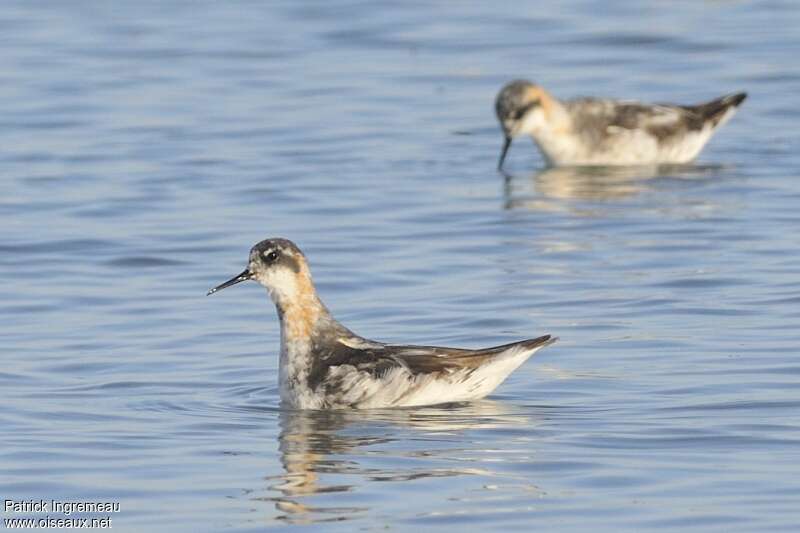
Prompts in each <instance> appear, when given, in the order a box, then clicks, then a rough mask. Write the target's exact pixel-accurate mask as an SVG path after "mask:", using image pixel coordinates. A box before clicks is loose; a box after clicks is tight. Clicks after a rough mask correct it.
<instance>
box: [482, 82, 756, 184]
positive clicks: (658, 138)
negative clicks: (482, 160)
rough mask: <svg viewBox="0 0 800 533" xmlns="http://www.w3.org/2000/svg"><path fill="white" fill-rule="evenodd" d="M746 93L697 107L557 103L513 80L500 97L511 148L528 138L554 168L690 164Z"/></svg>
mask: <svg viewBox="0 0 800 533" xmlns="http://www.w3.org/2000/svg"><path fill="white" fill-rule="evenodd" d="M746 97H747V94H746V93H737V94H731V95H728V96H723V97H721V98H717V99H716V100H712V101H710V102H707V103H705V104H699V105H688V106H683V105H673V104H643V103H640V102H631V101H620V100H607V99H599V98H576V99H574V100H565V101H563V102H562V101H559V100H557V99H556V98H554V97H553V96H552V95H550V93H548V92H547V91H545V90H544V89H543V88H542V87H540V86H538V85H535V84H533V83H531V82H529V81H526V80H515V81H512V82H510V83H508V84H507V85H506V86H505V87H503V88H502V89H501V91H500V93H499V94H498V95H497V100H496V102H495V111H496V113H497V118H498V120H499V121H500V126H501V127H502V129H503V135H504V136H505V142H504V144H503V149H502V152H501V154H500V160H499V162H498V164H497V166H498V168H502V166H503V161H504V160H505V157H506V153H507V152H508V149H509V147H510V146H511V141H512V140H513V138H514V137H517V136H519V135H530V136H532V137H533V140H534V142H535V143H536V145H537V146H538V147H539V150H540V151H541V152H542V155H543V156H544V158H545V160H546V161H547V164H548V165H550V166H568V165H652V164H681V163H688V162H690V161H692V160H693V159H694V158H695V157H697V154H699V153H700V150H702V148H703V146H705V144H706V143H707V142H708V140H709V139H711V137H712V135H713V134H714V132H715V131H716V130H717V128H719V127H720V126H721V125H722V124H724V123H725V122H726V121H727V120H728V119H729V118H730V117H731V116H733V114H734V113H735V112H736V109H737V107H738V106H739V104H741V103H742V101H743V100H744V99H745V98H746Z"/></svg>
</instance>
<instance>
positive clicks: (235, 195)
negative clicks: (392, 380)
mask: <svg viewBox="0 0 800 533" xmlns="http://www.w3.org/2000/svg"><path fill="white" fill-rule="evenodd" d="M798 27H800V7H798V6H796V5H795V4H794V3H792V2H778V1H775V2H762V3H746V2H695V1H691V2H690V1H685V2H669V3H653V4H650V5H648V6H642V5H637V7H636V9H633V8H632V7H631V5H629V3H625V2H609V3H605V4H604V7H603V8H602V9H599V8H598V6H597V4H596V3H593V2H568V3H562V2H544V3H542V2H539V3H535V4H533V3H531V4H528V3H511V4H508V5H506V4H503V5H502V6H501V5H497V4H491V3H483V2H475V3H466V4H463V3H462V4H459V5H458V6H456V5H454V4H452V3H450V2H438V3H433V4H430V3H423V4H416V5H408V4H403V5H396V6H384V5H377V4H374V3H368V2H364V3H360V2H339V3H327V2H310V3H297V2H271V3H268V4H263V5H262V4H260V3H254V2H246V1H240V2H225V3H215V2H192V3H184V2H142V3H125V4H120V3H113V4H107V5H106V4H103V5H99V4H97V3H94V2H73V3H70V5H69V6H67V5H66V4H61V3H56V2H40V3H29V2H8V3H5V4H4V6H3V8H2V9H0V42H2V44H3V54H0V100H2V102H3V111H2V113H0V147H1V148H0V171H1V172H2V176H3V180H4V185H5V188H4V194H3V196H2V199H0V221H1V222H2V227H3V229H4V231H3V233H2V235H3V237H2V239H0V276H2V279H3V280H4V288H3V297H2V299H1V300H0V338H1V339H2V346H3V350H2V355H1V356H0V361H1V362H2V366H1V367H0V387H2V405H3V408H2V409H0V423H1V424H2V427H3V432H2V436H1V437H0V472H2V475H0V493H1V494H2V495H3V497H4V498H14V499H40V498H42V499H61V500H70V501H83V500H88V501H118V502H120V505H121V512H120V513H118V514H116V515H114V517H113V520H114V522H113V524H114V528H115V529H118V530H122V531H220V530H232V531H258V530H262V529H265V528H269V529H273V528H274V529H294V526H296V525H305V524H317V525H319V526H320V529H324V530H325V531H352V530H356V529H358V530H379V529H380V530H383V529H385V528H391V529H399V530H411V529H418V528H424V529H425V530H430V531H444V530H450V529H451V528H453V527H461V528H465V529H467V530H481V531H485V530H501V529H502V530H520V531H530V530H533V529H538V530H542V531H586V530H587V529H588V528H590V527H591V528H592V529H593V530H596V531H614V532H620V531H645V530H664V531H670V530H672V531H703V532H708V531H726V532H727V531H759V532H760V531H793V530H796V528H797V522H798V519H800V513H799V512H798V509H800V482H799V481H798V479H800V466H798V465H799V464H800V451H799V450H800V414H799V413H800V360H799V359H798V345H800V262H798V253H797V250H798V248H800V232H798V227H800V214H798V209H797V206H798V205H800V185H798V183H800V141H798V139H800V137H798V135H797V126H796V124H797V121H798V119H799V118H800V113H798V111H797V109H798V108H797V103H796V95H797V94H798V93H800V63H798V61H797V52H798V51H799V50H800V33H798V32H797V28H798ZM515 77H528V78H532V79H535V80H537V81H539V82H540V83H542V84H543V85H545V86H546V87H548V88H550V89H551V90H552V91H553V92H554V93H555V94H557V95H563V96H577V95H586V94H593V95H603V96H621V97H628V98H640V99H644V100H653V101H665V100H666V101H669V100H678V101H681V102H695V101H696V102H699V101H702V100H705V99H710V98H712V97H715V96H718V95H720V94H723V93H728V92H735V91H739V90H747V91H749V92H750V98H749V99H748V100H747V101H746V102H745V104H744V106H743V107H742V109H741V112H740V113H739V115H737V116H736V117H735V118H734V119H733V120H732V121H731V122H730V123H729V124H728V125H726V126H725V128H724V129H723V131H721V132H720V134H719V135H718V136H717V137H716V138H715V139H713V140H712V142H711V143H710V144H709V146H708V147H707V148H706V150H705V151H704V152H703V154H702V155H701V157H700V159H699V161H698V164H697V165H696V166H693V167H688V168H672V169H666V170H661V171H658V172H648V171H644V170H641V171H635V172H621V171H615V172H610V171H583V172H575V171H568V170H542V160H541V158H540V156H539V155H538V154H537V153H536V151H535V150H534V149H533V147H532V146H531V145H530V144H529V143H528V142H527V141H525V140H520V141H518V142H517V143H515V144H514V147H513V148H512V151H511V153H510V156H509V160H508V168H507V170H508V172H509V175H508V176H503V175H500V174H498V173H496V171H495V164H496V160H497V156H498V154H499V149H500V145H501V138H500V134H499V131H498V128H497V126H496V124H495V119H494V116H493V108H492V103H493V98H494V95H495V93H496V91H497V89H498V88H499V87H500V86H501V85H502V84H503V83H504V82H505V81H507V80H508V79H510V78H515ZM268 236H284V237H288V238H291V239H293V240H294V241H296V242H297V243H298V244H299V245H300V246H301V247H302V248H303V249H304V250H305V251H306V253H307V255H308V256H309V258H310V261H311V264H312V269H313V272H314V274H315V279H316V280H317V283H318V286H319V290H320V292H321V295H322V297H323V299H324V300H325V301H326V303H327V304H328V306H329V307H330V308H331V309H332V310H333V312H334V313H335V314H336V316H337V317H338V318H339V319H341V320H342V321H343V322H344V323H345V324H347V325H348V326H349V327H351V328H352V329H353V330H355V331H356V332H359V333H361V334H363V335H365V336H368V337H372V338H376V339H380V340H384V341H389V342H414V343H425V344H446V345H457V346H465V347H479V346H488V345H493V344H500V343H505V342H510V341H513V340H517V339H520V338H527V337H534V336H538V335H541V334H545V333H550V334H553V335H557V336H559V337H560V339H561V340H560V342H559V343H558V344H556V345H554V346H551V347H548V348H547V349H545V350H543V351H541V352H540V353H539V354H537V355H536V357H535V358H534V359H532V360H531V361H529V362H528V363H527V364H526V365H524V366H523V367H522V368H520V369H519V370H518V371H517V372H516V373H514V374H513V375H512V376H511V377H510V378H509V379H508V381H507V382H506V383H505V384H504V385H503V386H501V387H500V388H499V389H498V390H497V391H496V393H495V394H493V395H492V396H491V397H490V398H489V399H487V400H485V401H483V402H478V403H475V404H471V405H458V406H446V407H430V408H421V409H410V410H398V411H375V412H368V413H363V412H355V413H347V412H337V413H303V412H287V411H282V410H281V409H280V408H279V402H278V396H277V372H276V370H277V368H276V364H277V350H278V326H277V320H276V317H275V312H274V310H273V308H272V306H271V304H270V303H269V301H268V299H267V297H266V294H265V292H264V291H263V289H261V288H259V287H258V286H257V285H255V284H249V285H242V286H238V287H236V288H233V289H230V290H228V291H225V292H224V293H220V294H218V295H215V296H214V297H212V298H206V297H205V291H206V290H207V289H208V288H209V287H211V286H213V285H216V284H217V283H219V282H221V281H224V280H225V279H228V278H229V277H230V276H232V275H234V274H236V273H237V272H240V271H241V269H242V268H243V266H244V264H245V261H246V257H247V251H248V249H249V247H250V246H251V245H252V244H253V243H255V242H256V241H258V240H261V239H263V238H265V237H268ZM31 516H38V515H35V514H34V515H31ZM8 517H9V514H8V513H5V514H4V515H3V518H8Z"/></svg>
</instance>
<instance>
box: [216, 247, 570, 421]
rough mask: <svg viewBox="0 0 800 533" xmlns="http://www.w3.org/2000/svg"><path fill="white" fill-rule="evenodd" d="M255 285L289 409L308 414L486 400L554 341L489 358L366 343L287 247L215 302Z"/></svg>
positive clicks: (491, 351) (512, 347) (494, 352)
mask: <svg viewBox="0 0 800 533" xmlns="http://www.w3.org/2000/svg"><path fill="white" fill-rule="evenodd" d="M251 279H254V280H256V281H258V282H259V283H260V284H261V285H263V286H264V287H266V288H267V290H268V291H269V295H270V297H271V298H272V301H273V302H274V303H275V306H276V307H277V309H278V317H279V318H280V322H281V353H280V366H279V368H280V371H279V380H280V393H281V401H282V402H284V403H285V404H287V405H288V406H290V407H295V408H300V409H333V408H371V407H402V406H412V405H431V404H438V403H446V402H461V401H469V400H477V399H479V398H483V397H484V396H486V395H487V394H489V393H490V392H492V391H493V390H494V389H495V387H497V386H498V385H499V384H500V383H502V382H503V380H505V379H506V377H508V375H509V374H510V373H511V372H513V371H514V370H515V369H516V368H517V367H518V366H520V365H521V364H522V363H524V362H525V360H527V359H528V358H529V357H530V356H531V355H533V354H534V353H535V352H536V351H537V350H539V349H540V348H543V347H544V346H547V345H548V344H552V343H554V342H555V341H556V339H555V338H551V337H550V335H545V336H543V337H539V338H537V339H530V340H524V341H520V342H514V343H511V344H505V345H503V346H495V347H493V348H486V349H482V350H462V349H456V348H439V347H433V346H398V345H392V344H384V343H381V342H375V341H371V340H368V339H365V338H363V337H359V336H358V335H356V334H355V333H353V332H352V331H350V330H349V329H347V328H346V327H344V326H343V325H341V324H340V323H339V322H337V321H336V320H335V319H334V318H333V316H331V314H330V312H329V311H328V309H327V308H326V307H325V305H324V304H323V303H322V302H321V301H320V299H319V297H318V296H317V292H316V290H315V289H314V284H313V282H312V281H311V273H310V271H309V268H308V264H307V263H306V259H305V256H304V255H303V252H301V251H300V249H299V248H298V247H297V246H295V245H294V243H292V242H291V241H288V240H286V239H267V240H265V241H261V242H260V243H258V244H256V245H255V246H253V248H252V249H251V250H250V260H249V263H248V266H247V268H246V269H245V271H244V272H242V273H241V274H239V275H238V276H236V277H234V278H231V279H230V280H228V281H226V282H225V283H223V284H221V285H219V286H217V287H215V288H213V289H211V290H210V291H208V294H213V293H215V292H217V291H219V290H221V289H224V288H226V287H230V286H231V285H235V284H237V283H240V282H242V281H247V280H251Z"/></svg>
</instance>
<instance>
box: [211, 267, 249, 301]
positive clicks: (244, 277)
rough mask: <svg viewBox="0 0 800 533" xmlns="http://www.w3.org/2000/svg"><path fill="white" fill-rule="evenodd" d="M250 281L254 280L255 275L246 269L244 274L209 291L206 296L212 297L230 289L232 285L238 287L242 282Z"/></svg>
mask: <svg viewBox="0 0 800 533" xmlns="http://www.w3.org/2000/svg"><path fill="white" fill-rule="evenodd" d="M249 279H253V275H252V274H251V273H250V270H248V269H245V270H244V272H242V273H241V274H239V275H238V276H234V277H232V278H231V279H229V280H228V281H226V282H225V283H223V284H221V285H217V286H216V287H214V288H213V289H211V290H210V291H208V292H207V293H206V296H210V295H212V294H214V293H215V292H217V291H221V290H222V289H226V288H228V287H230V286H231V285H236V284H237V283H241V282H243V281H247V280H249Z"/></svg>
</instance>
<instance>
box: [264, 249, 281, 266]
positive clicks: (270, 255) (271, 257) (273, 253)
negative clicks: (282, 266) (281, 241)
mask: <svg viewBox="0 0 800 533" xmlns="http://www.w3.org/2000/svg"><path fill="white" fill-rule="evenodd" d="M277 258H278V252H276V251H274V250H273V251H271V252H269V253H268V254H264V259H266V260H267V261H268V262H270V263H272V262H273V261H275V260H276V259H277Z"/></svg>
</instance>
